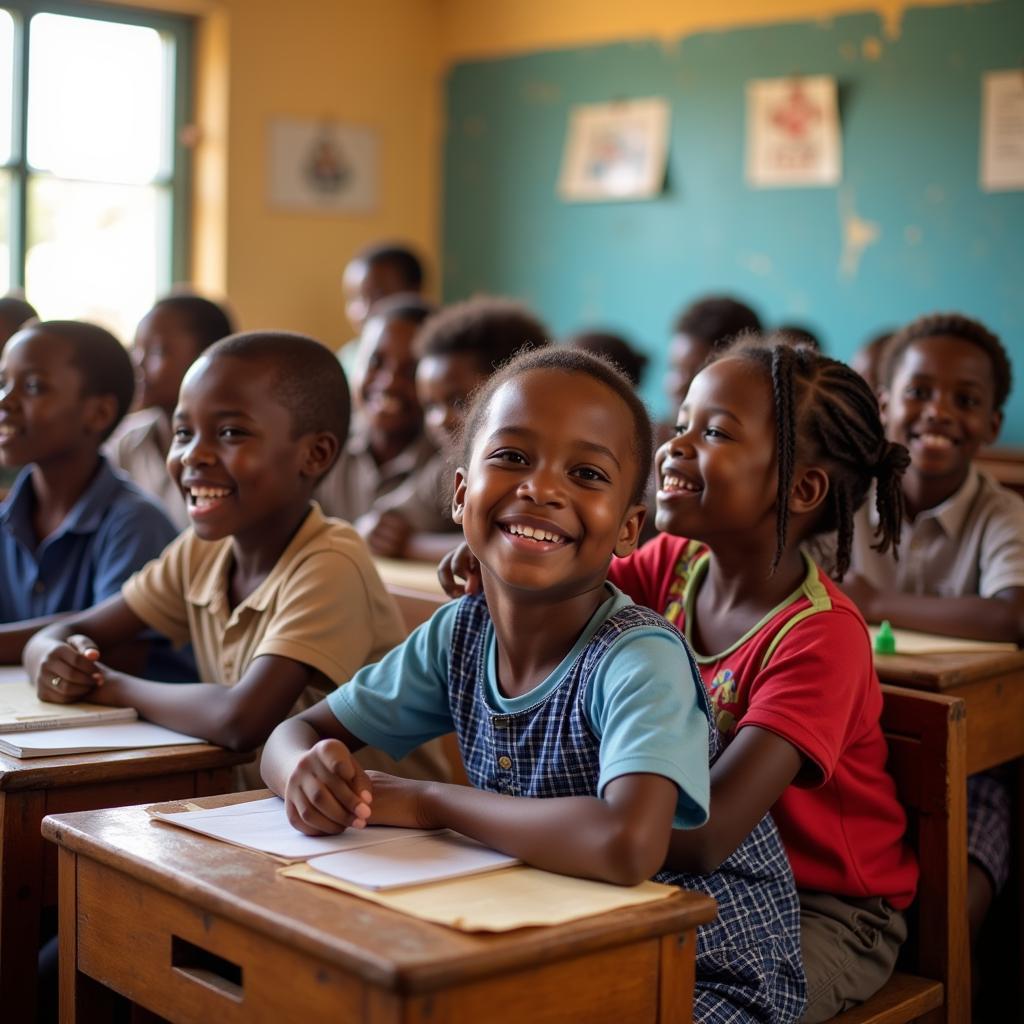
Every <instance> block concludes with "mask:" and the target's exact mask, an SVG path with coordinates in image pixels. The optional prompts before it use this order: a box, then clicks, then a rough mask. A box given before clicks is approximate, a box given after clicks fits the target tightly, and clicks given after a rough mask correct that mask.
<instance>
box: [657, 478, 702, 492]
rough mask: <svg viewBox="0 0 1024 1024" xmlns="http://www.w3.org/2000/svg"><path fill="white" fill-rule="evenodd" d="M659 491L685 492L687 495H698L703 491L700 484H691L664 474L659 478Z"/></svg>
mask: <svg viewBox="0 0 1024 1024" xmlns="http://www.w3.org/2000/svg"><path fill="white" fill-rule="evenodd" d="M661 489H662V490H663V491H685V492H686V493H688V494H699V493H700V492H701V491H702V490H704V488H703V487H701V485H700V484H694V483H691V482H690V481H689V480H684V479H683V478H682V477H681V476H676V475H675V474H674V473H666V474H665V475H664V476H663V477H662V478H661Z"/></svg>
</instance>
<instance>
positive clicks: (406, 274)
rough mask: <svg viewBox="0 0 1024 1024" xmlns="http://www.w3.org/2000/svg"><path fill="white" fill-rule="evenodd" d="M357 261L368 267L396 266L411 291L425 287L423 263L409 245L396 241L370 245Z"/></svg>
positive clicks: (360, 253) (358, 255) (361, 252)
mask: <svg viewBox="0 0 1024 1024" xmlns="http://www.w3.org/2000/svg"><path fill="white" fill-rule="evenodd" d="M355 262H356V263H365V264H366V265H367V266H368V267H380V266H384V265H388V266H391V267H394V269H395V270H397V271H398V276H399V277H400V278H401V279H402V284H403V286H404V287H406V288H408V289H409V291H413V292H418V291H419V290H420V289H421V288H422V287H423V263H422V262H421V261H420V258H419V257H418V256H417V255H416V253H414V252H413V251H412V249H410V248H409V247H408V246H407V245H401V244H400V243H396V242H383V243H381V244H379V245H369V246H367V247H366V248H365V249H361V250H360V251H359V253H358V254H357V255H356V258H355Z"/></svg>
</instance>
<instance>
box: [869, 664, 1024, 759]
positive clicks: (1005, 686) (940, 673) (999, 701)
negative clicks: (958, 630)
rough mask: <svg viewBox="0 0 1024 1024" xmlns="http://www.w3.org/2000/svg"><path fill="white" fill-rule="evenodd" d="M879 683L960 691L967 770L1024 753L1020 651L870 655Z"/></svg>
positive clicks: (1023, 680)
mask: <svg viewBox="0 0 1024 1024" xmlns="http://www.w3.org/2000/svg"><path fill="white" fill-rule="evenodd" d="M875 668H876V669H877V670H878V675H879V678H880V679H881V680H882V682H883V683H893V684H895V685H897V686H911V687H914V688H915V689H919V690H932V691H934V692H936V693H945V694H948V695H949V696H951V697H962V698H963V700H964V703H965V704H966V706H967V773H968V775H971V774H973V773H974V772H980V771H984V770H985V769H986V768H993V767H995V766H996V765H999V764H1005V763H1006V762H1007V761H1013V760H1016V759H1017V758H1020V757H1024V651H998V652H993V653H991V654H990V653H984V654H914V655H900V654H890V655H882V654H876V655H875Z"/></svg>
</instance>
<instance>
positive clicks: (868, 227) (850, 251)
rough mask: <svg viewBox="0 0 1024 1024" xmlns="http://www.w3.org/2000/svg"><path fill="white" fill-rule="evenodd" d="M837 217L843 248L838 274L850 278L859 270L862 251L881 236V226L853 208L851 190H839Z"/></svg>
mask: <svg viewBox="0 0 1024 1024" xmlns="http://www.w3.org/2000/svg"><path fill="white" fill-rule="evenodd" d="M839 217H840V220H841V222H842V226H843V248H842V252H841V254H840V257H839V276H840V277H842V278H845V279H847V280H852V279H853V278H855V277H856V276H857V272H858V271H859V270H860V261H861V258H862V257H863V255H864V251H865V250H866V249H867V248H869V247H870V246H872V245H874V244H875V242H877V241H878V240H879V238H881V237H882V226H881V224H879V223H877V222H876V221H873V220H865V219H864V218H863V217H861V216H860V215H859V214H858V213H857V211H856V210H855V209H854V197H853V192H852V191H851V190H850V189H845V188H844V189H840V191H839Z"/></svg>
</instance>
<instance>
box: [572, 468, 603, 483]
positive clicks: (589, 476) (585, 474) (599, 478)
mask: <svg viewBox="0 0 1024 1024" xmlns="http://www.w3.org/2000/svg"><path fill="white" fill-rule="evenodd" d="M573 472H574V473H575V474H576V476H578V477H579V478H580V479H581V480H586V481H587V482H588V483H608V477H607V475H606V474H604V473H602V472H601V470H599V469H594V467H593V466H580V467H578V468H577V469H574V470H573Z"/></svg>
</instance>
